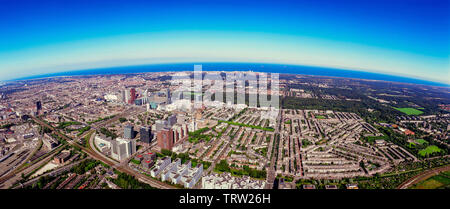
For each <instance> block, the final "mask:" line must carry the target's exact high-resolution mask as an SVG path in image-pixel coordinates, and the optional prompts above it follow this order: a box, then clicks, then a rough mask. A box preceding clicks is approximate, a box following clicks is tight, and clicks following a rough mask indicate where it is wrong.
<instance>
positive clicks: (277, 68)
mask: <svg viewBox="0 0 450 209" xmlns="http://www.w3.org/2000/svg"><path fill="white" fill-rule="evenodd" d="M194 64H201V65H202V70H203V71H254V72H266V73H283V74H301V75H315V76H331V77H343V78H355V79H369V80H380V81H391V82H400V83H411V84H423V85H430V86H443V87H450V84H445V83H438V82H433V81H426V80H420V79H415V78H407V77H402V76H395V75H386V74H380V73H371V72H363V71H354V70H343V69H336V68H324V67H311V66H301V65H283V64H260V63H177V64H152V65H136V66H126V67H111V68H97V69H86V70H76V71H68V72H60V73H51V74H43V75H37V76H30V77H24V78H20V79H15V81H18V80H29V79H37V78H47V77H56V76H79V75H103V74H127V73H145V72H169V71H173V72H176V71H193V70H194Z"/></svg>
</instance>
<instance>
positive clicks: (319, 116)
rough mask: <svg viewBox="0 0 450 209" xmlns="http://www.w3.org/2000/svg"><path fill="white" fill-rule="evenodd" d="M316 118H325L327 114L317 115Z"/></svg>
mask: <svg viewBox="0 0 450 209" xmlns="http://www.w3.org/2000/svg"><path fill="white" fill-rule="evenodd" d="M316 118H317V119H325V116H323V115H316Z"/></svg>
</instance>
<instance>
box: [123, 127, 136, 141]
mask: <svg viewBox="0 0 450 209" xmlns="http://www.w3.org/2000/svg"><path fill="white" fill-rule="evenodd" d="M123 137H124V138H126V139H133V138H134V137H135V136H134V127H133V126H132V125H126V126H125V128H123Z"/></svg>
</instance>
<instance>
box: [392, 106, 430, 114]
mask: <svg viewBox="0 0 450 209" xmlns="http://www.w3.org/2000/svg"><path fill="white" fill-rule="evenodd" d="M394 109H396V110H398V111H400V112H402V113H405V114H407V115H420V114H422V113H423V112H422V111H420V110H418V109H414V108H410V107H405V108H397V107H394Z"/></svg>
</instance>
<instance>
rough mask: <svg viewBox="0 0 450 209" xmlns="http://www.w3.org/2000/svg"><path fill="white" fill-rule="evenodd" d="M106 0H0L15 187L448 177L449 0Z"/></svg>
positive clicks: (5, 116)
mask: <svg viewBox="0 0 450 209" xmlns="http://www.w3.org/2000/svg"><path fill="white" fill-rule="evenodd" d="M94 2H96V3H98V5H97V4H92V5H91V4H90V3H89V2H88V1H86V2H85V1H80V2H78V3H75V1H73V2H70V1H69V2H68V3H67V5H60V3H56V2H51V1H35V2H30V4H29V5H20V4H16V3H14V2H9V3H5V6H4V7H3V8H0V19H9V20H10V22H9V23H5V22H0V27H1V28H3V29H4V30H5V31H4V32H2V33H1V34H0V188H1V189H19V190H30V189H39V190H69V189H73V190H75V189H76V190H96V189H221V190H224V189H226V190H228V189H242V190H244V189H258V190H269V189H270V190H272V189H291V190H307V189H318V190H330V189H338V190H347V189H450V134H449V132H450V65H449V64H450V63H449V59H448V58H449V47H448V46H449V43H450V42H449V41H450V38H449V37H450V36H449V30H448V29H449V18H448V17H449V16H448V8H450V7H448V6H449V2H448V1H436V4H433V5H431V4H427V3H426V2H425V1H423V2H422V1H414V3H411V4H409V3H408V5H407V6H405V5H404V4H402V3H401V1H399V2H396V3H392V4H391V3H386V2H383V1H374V2H375V3H355V4H353V3H350V4H351V5H353V6H350V4H349V6H342V5H341V4H335V3H332V2H328V1H324V2H326V3H327V4H329V5H330V7H321V6H319V5H317V3H311V2H308V3H307V2H304V1H298V2H297V1H296V2H291V1H287V2H284V3H279V4H277V3H274V2H269V1H261V2H259V3H254V4H253V3H250V2H249V3H248V5H247V3H246V4H242V5H241V6H239V7H233V6H232V5H231V4H229V3H224V2H213V3H207V2H204V1H199V2H196V3H197V4H194V3H193V4H188V3H187V2H182V1H181V2H177V3H178V4H176V5H175V3H174V4H173V5H172V4H170V3H164V2H141V1H136V2H135V3H127V2H122V1H111V2H104V1H94ZM235 3H236V2H235ZM319 4H320V3H319ZM386 5H387V6H386ZM385 6H386V7H385ZM103 7H104V10H102V9H103ZM30 8H33V9H30ZM36 8H37V10H39V12H36V11H35V9H36ZM99 8H102V9H99ZM373 8H377V9H381V8H383V11H384V12H385V13H384V14H383V15H380V13H376V12H374V9H373ZM399 8H402V9H401V10H400V9H399ZM443 8H444V9H443ZM445 8H446V9H445ZM99 10H101V11H103V13H102V12H99ZM231 11H233V12H231ZM247 11H250V12H247ZM331 11H335V12H331ZM398 13H400V15H398ZM418 13H420V14H421V18H417V15H418ZM21 14H24V15H23V16H21ZM318 14H323V16H320V15H319V16H320V17H319V16H318ZM233 15H234V16H233ZM228 18H231V19H233V18H235V19H234V20H233V21H231V20H229V19H228ZM391 19H395V21H390V20H391ZM419 19H420V20H419ZM413 20H414V21H413ZM266 21H267V22H266ZM62 22H64V24H61V23H62ZM431 22H432V23H431ZM368 23H371V24H368ZM19 25H20V27H19ZM423 31H427V32H423ZM29 34H33V35H32V36H30V35H29ZM406 37H407V38H406ZM186 198H187V197H186ZM269 199H270V198H268V199H267V200H269ZM211 201H212V200H211ZM210 203H211V202H210ZM208 206H209V205H208Z"/></svg>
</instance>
